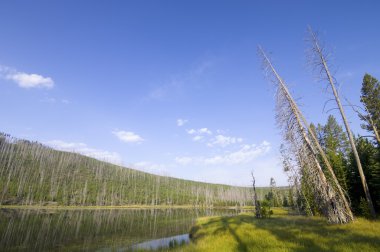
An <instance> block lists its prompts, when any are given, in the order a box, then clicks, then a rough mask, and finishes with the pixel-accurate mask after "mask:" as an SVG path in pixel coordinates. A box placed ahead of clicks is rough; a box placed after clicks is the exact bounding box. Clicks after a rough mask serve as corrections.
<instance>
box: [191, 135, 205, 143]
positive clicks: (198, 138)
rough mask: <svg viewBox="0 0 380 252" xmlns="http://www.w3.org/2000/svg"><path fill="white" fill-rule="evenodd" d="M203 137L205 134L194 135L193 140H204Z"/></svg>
mask: <svg viewBox="0 0 380 252" xmlns="http://www.w3.org/2000/svg"><path fill="white" fill-rule="evenodd" d="M202 139H203V136H199V135H198V136H194V137H193V141H194V142H198V141H200V140H202Z"/></svg>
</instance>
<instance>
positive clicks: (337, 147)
mask: <svg viewBox="0 0 380 252" xmlns="http://www.w3.org/2000/svg"><path fill="white" fill-rule="evenodd" d="M316 132H317V137H318V140H319V142H320V144H321V145H322V148H323V149H324V151H325V153H326V155H327V158H328V159H329V162H330V164H331V166H332V168H333V170H334V173H335V176H336V177H337V179H338V181H339V184H340V185H341V187H342V188H343V189H344V190H347V181H346V177H347V175H346V174H347V156H348V150H349V143H348V140H347V136H346V134H345V133H344V131H343V129H342V127H341V126H340V125H339V124H338V122H337V121H336V119H335V117H334V116H332V115H330V116H329V117H328V119H327V123H326V125H324V126H322V125H320V124H318V127H317V128H316Z"/></svg>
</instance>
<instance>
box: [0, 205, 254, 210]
mask: <svg viewBox="0 0 380 252" xmlns="http://www.w3.org/2000/svg"><path fill="white" fill-rule="evenodd" d="M0 209H35V210H38V209H48V210H106V209H110V210H111V209H220V210H253V207H252V206H243V207H240V206H237V207H236V206H211V207H206V206H193V205H154V206H152V205H122V206H49V205H45V206H44V205H0Z"/></svg>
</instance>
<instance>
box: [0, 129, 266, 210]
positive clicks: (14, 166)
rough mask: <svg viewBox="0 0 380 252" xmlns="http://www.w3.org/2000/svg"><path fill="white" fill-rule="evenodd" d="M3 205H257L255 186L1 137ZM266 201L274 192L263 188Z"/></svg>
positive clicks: (0, 202) (4, 135) (1, 196)
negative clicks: (152, 170) (156, 171)
mask: <svg viewBox="0 0 380 252" xmlns="http://www.w3.org/2000/svg"><path fill="white" fill-rule="evenodd" d="M0 188H1V195H0V204H2V205H10V204H11V205H34V204H37V205H43V204H52V205H70V206H79V205H80V206H95V205H96V206H104V205H113V206H115V205H194V206H235V205H239V206H244V205H251V204H252V203H251V202H252V194H251V188H247V187H234V186H227V185H217V184H209V183H202V182H194V181H189V180H183V179H177V178H171V177H164V176H158V175H153V174H149V173H145V172H141V171H137V170H133V169H129V168H125V167H121V166H117V165H113V164H109V163H106V162H103V161H99V160H96V159H93V158H89V157H86V156H83V155H80V154H76V153H71V152H63V151H57V150H54V149H52V148H49V147H47V146H44V145H42V144H39V143H36V142H30V141H26V140H19V139H16V138H12V137H10V136H9V135H6V134H1V135H0ZM257 191H258V196H259V198H264V195H265V193H267V192H268V191H269V188H258V189H257Z"/></svg>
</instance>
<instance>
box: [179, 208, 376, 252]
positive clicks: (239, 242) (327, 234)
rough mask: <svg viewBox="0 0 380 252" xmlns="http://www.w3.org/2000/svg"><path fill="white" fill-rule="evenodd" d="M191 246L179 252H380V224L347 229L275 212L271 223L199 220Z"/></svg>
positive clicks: (244, 217) (243, 218) (245, 218)
mask: <svg viewBox="0 0 380 252" xmlns="http://www.w3.org/2000/svg"><path fill="white" fill-rule="evenodd" d="M191 236H192V241H193V242H191V243H190V244H189V245H185V246H181V247H178V248H176V249H175V250H176V251H218V252H222V251H226V252H227V251H228V252H230V251H380V221H379V220H376V221H369V220H366V219H362V218H357V219H356V220H355V221H354V222H353V223H350V224H345V225H333V224H328V223H327V222H326V221H325V219H323V218H319V217H303V216H291V215H288V214H287V211H285V210H282V209H276V210H275V214H274V216H272V217H271V218H269V219H256V218H254V217H253V215H251V214H241V215H238V216H233V217H207V218H200V219H199V220H198V222H197V225H196V226H194V227H193V228H192V230H191Z"/></svg>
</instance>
